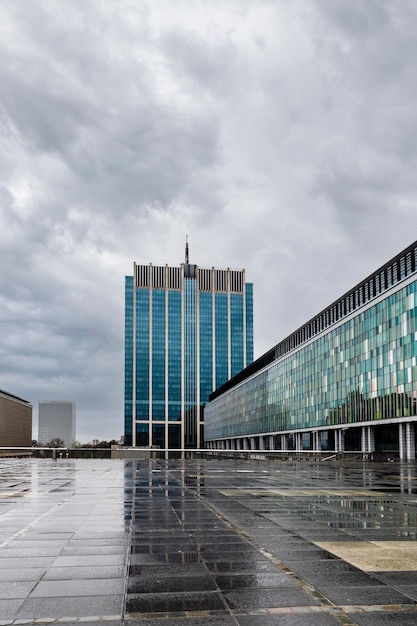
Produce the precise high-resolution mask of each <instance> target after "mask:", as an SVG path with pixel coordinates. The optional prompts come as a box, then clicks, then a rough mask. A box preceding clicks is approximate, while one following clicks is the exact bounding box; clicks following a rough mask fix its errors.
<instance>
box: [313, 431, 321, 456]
mask: <svg viewBox="0 0 417 626" xmlns="http://www.w3.org/2000/svg"><path fill="white" fill-rule="evenodd" d="M313 449H314V450H317V452H320V451H321V432H320V431H319V430H316V431H315V432H314V433H313Z"/></svg>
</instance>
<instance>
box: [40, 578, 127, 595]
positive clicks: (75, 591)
mask: <svg viewBox="0 0 417 626" xmlns="http://www.w3.org/2000/svg"><path fill="white" fill-rule="evenodd" d="M123 588H124V581H123V579H121V578H120V579H118V578H109V579H106V578H104V579H103V578H101V579H100V578H96V579H84V580H42V581H41V582H40V583H38V584H37V585H36V587H35V589H34V590H33V591H32V593H31V594H30V597H31V598H52V597H65V596H71V597H75V596H78V597H82V596H110V595H121V594H122V593H123Z"/></svg>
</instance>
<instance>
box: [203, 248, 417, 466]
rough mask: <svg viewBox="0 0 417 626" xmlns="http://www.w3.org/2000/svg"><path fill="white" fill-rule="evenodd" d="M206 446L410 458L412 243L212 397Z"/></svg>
mask: <svg viewBox="0 0 417 626" xmlns="http://www.w3.org/2000/svg"><path fill="white" fill-rule="evenodd" d="M210 399H211V402H209V404H208V405H207V407H206V421H205V439H206V445H207V446H208V447H210V448H226V449H235V450H241V449H269V450H281V451H285V450H296V451H297V450H298V451H302V450H315V451H321V450H323V451H324V450H331V451H334V452H356V451H357V452H361V453H365V454H371V455H378V454H379V455H388V456H390V457H396V456H398V457H399V458H401V459H409V460H411V459H413V460H414V459H415V458H416V441H417V437H416V433H415V429H416V424H417V242H414V243H413V244H412V245H411V246H409V247H408V248H406V249H405V250H403V251H402V252H400V254H398V255H397V256H396V257H394V258H393V259H391V260H390V261H388V262H387V263H386V264H385V265H383V266H382V267H381V268H379V269H378V270H377V271H376V272H374V273H373V274H372V275H371V276H368V277H367V278H365V279H364V280H363V281H362V282H361V283H359V284H358V285H356V286H355V287H353V289H351V290H350V291H349V292H348V293H346V294H344V295H343V296H342V297H341V298H339V299H338V300H337V301H336V302H333V303H332V304H330V305H329V306H328V307H327V308H325V309H324V310H323V311H321V313H319V314H318V315H317V316H316V317H314V318H313V319H311V320H309V321H308V322H306V323H305V324H304V325H303V326H301V327H300V328H299V329H297V330H296V331H295V332H294V333H292V334H291V335H290V336H288V337H287V338H286V339H284V340H283V341H281V342H280V343H279V344H277V345H276V346H275V347H274V348H272V349H271V350H270V351H269V352H267V353H266V354H264V355H263V356H262V357H260V358H259V359H257V361H255V362H253V363H252V364H251V365H249V367H247V368H246V370H244V371H242V372H239V373H238V374H237V376H235V377H234V379H233V380H230V381H228V382H227V383H225V385H223V387H222V388H220V389H217V390H216V391H215V392H213V394H211V396H210Z"/></svg>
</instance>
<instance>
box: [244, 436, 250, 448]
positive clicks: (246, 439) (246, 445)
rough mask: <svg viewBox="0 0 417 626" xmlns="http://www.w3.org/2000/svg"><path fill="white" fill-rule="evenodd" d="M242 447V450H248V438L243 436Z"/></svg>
mask: <svg viewBox="0 0 417 626" xmlns="http://www.w3.org/2000/svg"><path fill="white" fill-rule="evenodd" d="M243 449H244V450H248V449H249V445H248V438H247V437H245V438H244V440H243Z"/></svg>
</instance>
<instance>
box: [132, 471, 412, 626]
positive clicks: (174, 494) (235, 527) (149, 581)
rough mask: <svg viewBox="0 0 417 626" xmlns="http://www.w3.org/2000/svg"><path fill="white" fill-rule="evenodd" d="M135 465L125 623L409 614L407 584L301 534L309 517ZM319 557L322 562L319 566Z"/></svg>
mask: <svg viewBox="0 0 417 626" xmlns="http://www.w3.org/2000/svg"><path fill="white" fill-rule="evenodd" d="M190 465H192V464H190ZM155 466H156V464H155V465H154V467H155ZM185 467H186V468H187V465H186V466H185ZM136 471H137V473H138V475H139V476H140V475H142V480H141V481H140V483H137V484H136V488H135V489H134V493H135V496H136V499H135V500H134V502H133V503H132V519H133V520H134V522H133V525H132V543H131V558H130V566H129V577H128V583H127V595H126V607H125V609H126V613H125V624H126V625H129V624H130V625H132V626H141V625H142V624H143V625H145V624H148V625H149V624H150V622H152V623H153V622H154V621H155V620H156V619H158V620H159V618H160V619H162V621H161V624H164V626H168V625H169V624H171V623H172V625H173V626H174V625H175V626H180V625H181V624H188V626H190V625H191V624H199V626H209V625H211V624H213V625H214V624H225V625H229V624H234V625H235V626H236V625H237V624H238V625H241V626H252V624H253V625H255V624H256V626H263V625H265V626H269V625H271V626H272V625H273V624H278V623H279V624H280V625H281V626H282V625H284V626H285V625H288V626H297V625H301V624H302V625H303V626H316V625H317V626H318V625H319V624H320V626H321V625H323V626H327V625H329V626H331V625H333V626H335V625H336V624H341V623H342V624H344V625H345V626H354V625H357V624H358V623H359V622H357V621H356V617H357V615H358V614H360V613H362V612H364V611H366V612H367V613H371V612H375V614H377V613H378V615H384V616H388V615H391V614H392V615H396V616H401V619H402V620H407V619H408V618H410V617H411V619H415V618H417V613H416V612H415V611H414V605H412V604H411V603H410V596H411V595H412V593H411V590H410V589H409V593H408V594H405V595H403V594H402V593H401V591H402V589H394V588H393V587H387V586H386V584H385V582H384V581H383V580H381V579H377V578H376V577H372V576H370V575H368V574H366V573H364V572H361V571H360V570H357V568H354V567H353V566H351V565H350V564H348V563H346V562H344V561H341V560H340V559H338V558H337V557H335V556H334V555H332V554H330V553H328V552H327V551H326V550H322V549H320V548H318V547H317V546H315V545H314V544H312V543H310V541H309V540H308V539H307V538H305V537H303V536H302V535H301V534H300V530H301V529H303V528H305V530H306V531H310V532H311V526H312V522H311V520H306V521H303V520H300V518H294V517H293V516H292V517H291V518H289V517H286V518H284V522H285V524H282V522H283V520H282V519H281V518H280V519H279V520H278V519H276V518H273V519H271V516H269V519H267V517H266V516H265V517H264V516H263V513H261V514H260V513H259V511H260V510H262V511H263V508H262V507H260V506H257V507H254V508H255V509H256V508H257V509H258V510H251V509H249V510H248V508H247V506H246V503H245V502H244V501H237V499H236V498H235V499H232V498H227V497H225V496H223V495H222V494H221V493H220V491H219V488H220V489H221V483H220V485H219V486H216V487H217V488H213V487H212V488H211V490H210V492H209V494H210V495H209V497H208V495H207V494H208V492H207V491H206V490H201V489H199V488H198V487H196V485H195V484H194V485H190V481H188V484H187V481H184V473H182V474H181V476H178V474H177V473H176V472H175V471H170V468H169V467H166V468H165V471H164V470H162V469H161V470H160V471H158V472H155V473H153V474H148V471H149V468H148V466H147V465H146V466H145V465H143V466H141V465H140V463H139V464H137V467H136ZM145 476H147V478H146V479H145ZM233 478H234V479H235V478H236V476H235V475H233ZM147 498H152V502H151V503H149V502H147V501H146V499H147ZM252 504H253V500H252ZM256 504H257V505H258V504H259V503H256ZM265 513H266V514H267V515H268V509H267V510H266V511H265ZM262 524H264V526H263V527H262ZM280 524H281V525H280ZM313 524H314V523H313ZM320 531H321V532H320ZM336 532H337V531H336ZM317 533H318V535H319V537H320V538H322V537H323V535H324V532H323V528H320V526H319V525H318V527H317ZM332 536H334V534H332ZM322 563H330V569H328V568H326V567H325V568H324V569H322V571H321V573H320V564H322ZM299 564H300V567H298V565H299ZM310 564H311V569H310V570H309V565H310ZM316 565H319V567H318V573H316V572H315V569H314V568H315V566H316ZM297 570H298V571H297ZM334 583H336V584H335V585H334ZM413 592H414V588H413ZM388 602H389V603H390V606H388ZM371 604H373V605H374V606H369V605H371ZM388 609H391V613H389V612H388ZM382 611H383V613H381V612H382ZM372 623H373V622H370V624H372ZM375 623H376V622H375ZM381 623H382V622H381ZM387 623H388V622H387ZM398 623H399V624H402V623H403V622H402V621H401V622H398ZM406 623H408V622H407V621H404V624H406ZM413 623H414V622H413Z"/></svg>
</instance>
